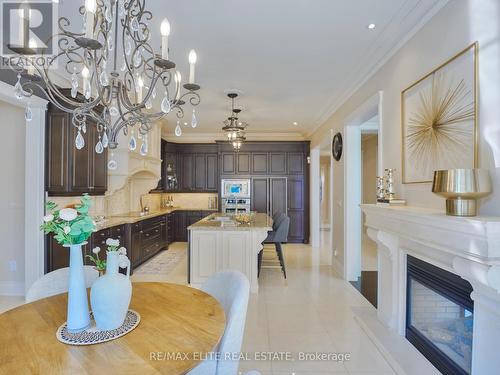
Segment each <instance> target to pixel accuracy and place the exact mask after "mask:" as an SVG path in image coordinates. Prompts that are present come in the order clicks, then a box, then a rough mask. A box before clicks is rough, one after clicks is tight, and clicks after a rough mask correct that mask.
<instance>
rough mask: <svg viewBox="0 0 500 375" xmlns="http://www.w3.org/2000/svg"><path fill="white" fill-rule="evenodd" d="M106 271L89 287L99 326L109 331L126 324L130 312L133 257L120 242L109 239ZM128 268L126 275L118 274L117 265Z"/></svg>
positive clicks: (91, 302) (107, 242)
mask: <svg viewBox="0 0 500 375" xmlns="http://www.w3.org/2000/svg"><path fill="white" fill-rule="evenodd" d="M106 245H108V249H107V251H106V257H107V259H106V274H105V275H104V276H102V277H99V278H97V280H96V281H94V283H93V284H92V288H91V289H90V304H91V306H92V312H93V314H94V319H95V322H96V326H97V328H98V329H100V330H102V331H110V330H114V329H117V328H118V327H120V326H121V325H122V324H123V321H124V320H125V317H126V315H127V311H128V307H129V305H130V299H131V298H132V284H131V282H130V260H129V259H128V257H127V256H126V253H127V250H126V249H125V248H124V247H120V241H119V240H117V239H116V240H115V239H112V238H108V239H107V240H106ZM119 267H121V268H127V275H126V276H125V275H122V274H120V273H118V268H119Z"/></svg>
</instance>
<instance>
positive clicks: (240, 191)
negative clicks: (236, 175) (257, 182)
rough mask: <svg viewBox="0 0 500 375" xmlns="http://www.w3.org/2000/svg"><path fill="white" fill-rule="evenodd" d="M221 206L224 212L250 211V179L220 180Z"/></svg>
mask: <svg viewBox="0 0 500 375" xmlns="http://www.w3.org/2000/svg"><path fill="white" fill-rule="evenodd" d="M221 185H222V186H221V198H222V199H221V203H222V204H221V206H222V212H223V213H226V214H237V213H248V212H250V206H251V204H250V186H251V180H250V179H225V180H222V181H221Z"/></svg>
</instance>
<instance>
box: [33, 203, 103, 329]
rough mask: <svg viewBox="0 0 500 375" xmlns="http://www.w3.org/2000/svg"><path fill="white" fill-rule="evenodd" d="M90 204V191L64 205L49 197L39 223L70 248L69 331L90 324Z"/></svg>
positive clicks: (91, 221)
mask: <svg viewBox="0 0 500 375" xmlns="http://www.w3.org/2000/svg"><path fill="white" fill-rule="evenodd" d="M91 205H92V198H90V197H89V196H88V195H84V196H83V197H81V199H80V203H78V204H75V205H72V206H68V207H65V208H62V209H58V207H57V204H55V203H54V202H50V201H49V202H47V204H46V215H45V216H44V218H43V223H42V225H41V226H40V229H41V230H43V231H44V233H45V234H49V233H53V234H54V239H55V240H56V241H57V242H58V243H59V244H60V245H62V246H64V247H67V248H69V280H68V313H67V327H68V331H70V332H77V331H81V330H84V329H85V328H87V327H88V326H89V324H90V315H89V305H88V300H87V290H86V288H85V273H84V269H83V255H82V245H85V244H86V243H87V240H88V239H89V237H90V236H91V234H92V232H94V231H95V228H96V227H95V222H94V220H93V219H92V217H91V216H90V215H89V208H90V207H91Z"/></svg>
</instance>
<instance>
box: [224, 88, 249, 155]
mask: <svg viewBox="0 0 500 375" xmlns="http://www.w3.org/2000/svg"><path fill="white" fill-rule="evenodd" d="M227 96H228V97H229V98H230V99H231V116H229V117H228V118H227V120H224V126H223V127H222V130H223V131H224V132H225V134H226V137H227V140H228V142H229V143H230V144H231V145H232V146H233V149H234V150H235V151H239V150H240V149H241V146H242V145H243V142H245V140H246V137H245V129H246V128H247V126H248V124H247V123H246V122H243V121H240V120H239V118H238V115H239V114H240V113H241V109H239V108H234V99H236V98H237V97H238V94H237V93H229V94H227Z"/></svg>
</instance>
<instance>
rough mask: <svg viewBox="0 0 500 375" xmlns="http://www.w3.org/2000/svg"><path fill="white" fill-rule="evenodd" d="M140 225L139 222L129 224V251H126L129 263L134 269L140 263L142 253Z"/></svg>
mask: <svg viewBox="0 0 500 375" xmlns="http://www.w3.org/2000/svg"><path fill="white" fill-rule="evenodd" d="M141 249H142V225H141V222H138V223H133V224H130V249H128V253H129V257H130V263H131V264H132V267H136V266H138V265H139V264H140V263H141V255H142V254H141V253H142V250H141Z"/></svg>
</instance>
